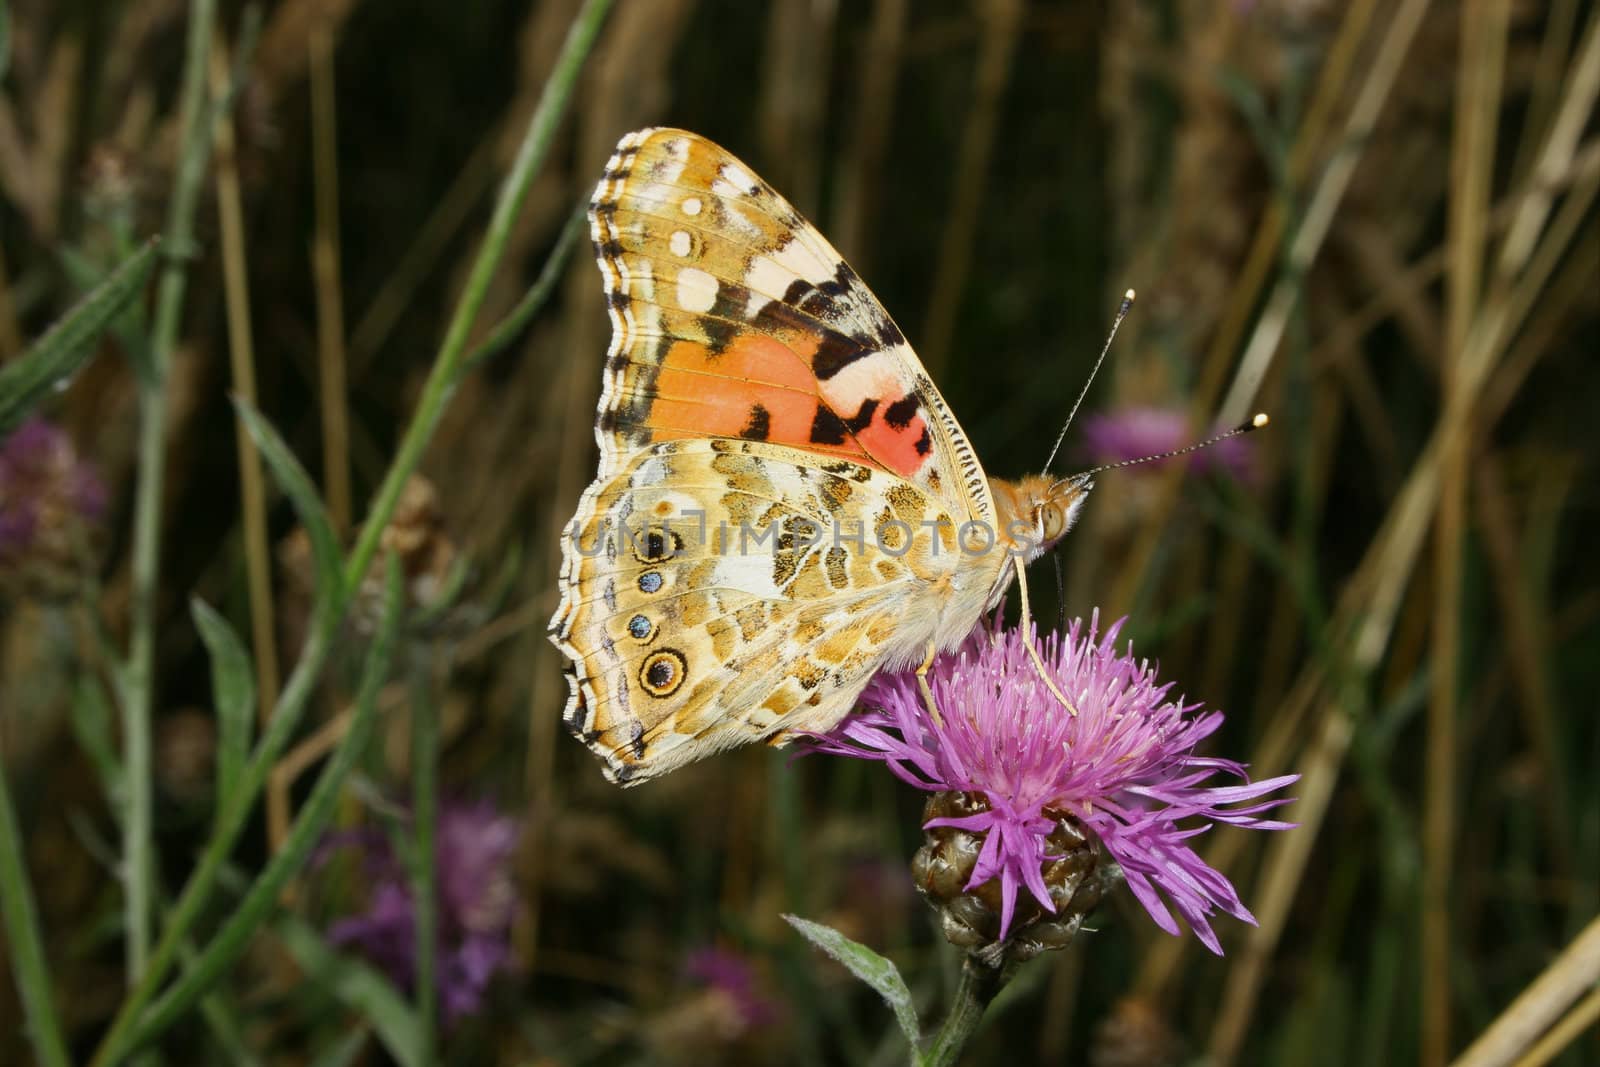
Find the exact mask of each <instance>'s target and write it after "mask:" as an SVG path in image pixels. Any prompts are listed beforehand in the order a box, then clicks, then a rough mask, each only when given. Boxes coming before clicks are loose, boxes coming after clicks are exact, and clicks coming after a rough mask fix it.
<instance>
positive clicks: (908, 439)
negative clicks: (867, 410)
mask: <svg viewBox="0 0 1600 1067" xmlns="http://www.w3.org/2000/svg"><path fill="white" fill-rule="evenodd" d="M856 440H858V441H860V442H861V447H862V448H863V449H865V450H866V452H867V453H868V454H870V455H871V456H872V459H873V461H874V463H875V464H876V465H877V466H881V467H883V468H884V469H885V470H888V471H892V472H894V473H895V474H898V475H899V476H900V477H902V478H906V479H910V478H913V477H915V476H916V474H917V472H918V471H920V470H921V469H922V467H923V465H924V464H925V463H927V461H928V455H929V453H928V451H927V450H928V449H929V448H931V447H932V445H931V438H930V437H929V435H928V424H927V423H926V422H924V421H923V418H922V416H921V415H914V416H912V418H911V421H910V422H908V423H906V424H905V426H903V427H896V426H891V425H889V423H888V421H887V420H886V419H885V418H884V413H883V408H882V407H880V408H879V409H878V411H877V412H875V413H874V414H873V418H872V422H871V423H869V424H868V425H867V426H866V427H865V428H864V429H861V430H858V431H857V432H856ZM919 443H920V446H921V447H920V448H919Z"/></svg>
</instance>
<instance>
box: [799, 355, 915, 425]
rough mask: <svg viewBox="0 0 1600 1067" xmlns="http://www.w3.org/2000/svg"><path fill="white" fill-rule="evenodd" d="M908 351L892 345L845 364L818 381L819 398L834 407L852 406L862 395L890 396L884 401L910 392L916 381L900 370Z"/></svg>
mask: <svg viewBox="0 0 1600 1067" xmlns="http://www.w3.org/2000/svg"><path fill="white" fill-rule="evenodd" d="M907 351H908V350H906V349H905V348H904V347H903V346H901V345H895V346H894V347H893V348H890V349H888V350H887V351H883V352H874V353H872V355H870V356H867V357H865V358H864V359H858V360H856V361H855V362H853V363H851V364H849V365H847V366H846V367H844V368H843V369H842V370H840V371H839V373H837V374H835V375H834V376H833V377H832V378H829V379H828V380H827V381H825V382H819V383H818V388H819V389H820V391H821V393H822V399H824V400H826V401H827V402H828V403H829V404H830V405H833V406H835V407H843V408H847V409H851V410H854V409H855V408H856V407H858V406H859V405H860V403H861V400H860V398H861V397H864V396H876V397H888V398H890V400H888V401H886V403H889V402H893V400H897V399H899V398H900V397H902V396H909V395H910V394H911V391H912V390H913V389H914V388H915V387H916V383H915V381H914V380H913V378H912V376H911V375H909V374H905V373H903V371H902V368H903V367H904V366H905V359H906V355H907Z"/></svg>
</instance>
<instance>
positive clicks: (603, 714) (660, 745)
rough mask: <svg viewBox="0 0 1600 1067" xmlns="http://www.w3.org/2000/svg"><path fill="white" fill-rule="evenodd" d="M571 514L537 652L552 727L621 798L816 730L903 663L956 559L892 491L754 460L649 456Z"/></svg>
mask: <svg viewBox="0 0 1600 1067" xmlns="http://www.w3.org/2000/svg"><path fill="white" fill-rule="evenodd" d="M585 504H586V506H587V507H586V512H587V517H586V518H580V522H579V524H578V526H577V527H576V528H575V529H574V530H572V531H571V532H570V533H569V536H568V554H567V558H566V563H565V568H564V570H563V574H562V587H563V592H564V598H563V601H562V605H561V610H560V611H559V612H558V613H557V615H556V617H555V619H554V620H553V622H552V626H551V629H552V638H553V639H554V640H555V642H556V644H557V646H558V647H559V648H561V650H562V651H563V652H564V653H566V655H567V657H568V658H569V659H570V660H571V661H572V662H571V667H570V670H569V675H568V677H569V681H570V683H571V686H572V699H571V701H570V703H569V704H568V705H567V712H566V722H567V726H568V728H569V729H570V730H571V731H572V732H573V733H574V734H575V735H577V736H578V737H579V738H580V739H581V740H583V741H584V742H585V743H586V744H588V745H589V746H590V748H592V749H593V750H594V751H595V752H596V753H597V754H598V755H599V756H601V758H602V759H604V761H605V764H606V770H607V774H608V776H609V777H610V778H611V779H612V780H613V781H617V782H620V783H622V784H634V783H637V782H639V781H643V780H645V779H647V778H650V777H653V776H656V775H659V774H662V773H665V772H666V771H669V770H672V769H673V768H674V767H677V766H679V765H681V764H683V763H687V762H689V761H691V760H694V759H698V758H699V757H701V756H704V755H706V754H708V753H710V752H714V751H716V750H718V749H722V748H729V747H732V746H734V745H739V744H744V743H747V742H750V741H755V740H761V739H765V738H773V737H777V738H779V739H780V740H782V739H784V738H786V737H787V736H788V735H789V734H790V733H791V732H793V731H814V732H825V731H827V730H829V729H831V728H832V727H833V726H834V725H835V724H836V723H837V722H838V721H839V720H840V719H841V718H843V717H844V715H845V714H846V713H847V712H848V711H849V710H850V708H851V706H852V705H853V704H854V703H855V699H856V697H857V696H858V695H859V694H860V692H861V689H862V687H863V686H865V685H866V683H867V681H868V680H869V679H870V678H871V676H872V674H873V673H874V672H876V671H877V670H878V669H879V668H881V667H883V666H886V665H898V666H903V665H906V664H909V663H911V662H915V661H916V660H918V659H920V657H921V655H922V653H923V651H924V649H925V648H926V646H927V642H928V641H929V640H930V639H931V637H932V636H933V632H934V630H935V629H936V628H937V627H938V625H939V620H940V612H939V610H938V602H939V599H940V596H941V592H942V591H944V590H947V589H948V588H949V586H950V582H951V577H952V575H953V574H954V572H955V570H956V568H957V567H959V565H960V561H961V559H962V557H961V556H960V553H959V552H958V551H957V548H956V544H955V539H954V531H955V524H954V523H953V522H952V521H950V517H949V516H948V514H947V513H945V512H944V511H943V510H942V509H941V508H939V507H938V505H937V504H936V503H935V502H934V501H933V500H932V499H931V498H930V497H928V496H927V495H926V494H925V493H923V492H921V491H920V490H919V489H917V488H916V487H914V486H912V485H911V484H909V483H908V482H906V481H904V480H903V479H900V478H898V477H896V476H894V475H892V474H888V473H885V472H883V471H879V470H877V469H876V468H873V467H868V466H866V465H864V464H859V463H854V462H851V461H849V460H829V459H828V458H826V457H818V456H816V455H815V454H812V453H808V452H803V451H800V450H796V449H791V448H787V447H785V446H781V445H773V444H770V443H768V442H762V441H738V440H729V439H720V438H712V439H706V438H691V439H683V440H676V441H662V442H657V443H655V444H653V445H650V446H649V447H647V448H645V449H641V450H638V451H636V452H634V453H633V454H632V455H631V456H630V458H629V459H628V460H627V461H626V463H625V464H624V465H623V466H622V468H621V469H620V470H618V472H617V473H616V475H615V476H614V477H612V478H611V479H609V480H608V481H606V482H604V483H598V484H597V487H596V489H595V490H594V491H592V493H591V494H590V495H587V496H586V498H585ZM863 523H865V524H866V525H865V526H863V525H862V524H863ZM914 532H915V533H914ZM968 625H969V627H970V620H969V623H968ZM962 632H963V633H964V632H965V631H964V630H963V631H962Z"/></svg>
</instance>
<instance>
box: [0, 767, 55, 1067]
mask: <svg viewBox="0 0 1600 1067" xmlns="http://www.w3.org/2000/svg"><path fill="white" fill-rule="evenodd" d="M5 770H6V765H5V755H4V753H0V913H3V915H0V918H3V919H4V920H5V931H6V944H7V946H9V948H10V950H11V953H10V955H11V973H12V975H13V977H14V978H15V980H16V983H17V994H18V996H19V997H20V998H21V1000H22V1008H23V1011H24V1013H25V1014H26V1015H27V1019H28V1037H29V1038H30V1039H31V1040H32V1041H33V1051H34V1054H35V1055H36V1056H38V1057H39V1063H40V1064H42V1065H43V1067H68V1065H69V1064H70V1063H71V1062H72V1061H71V1060H69V1059H68V1058H67V1044H66V1042H65V1041H64V1040H63V1039H62V1036H61V1021H60V1018H59V1017H58V1016H57V1015H56V1009H55V1003H54V1001H53V1000H52V999H51V996H50V972H49V969H48V967H47V966H46V964H45V958H44V942H43V939H42V938H40V936H39V913H38V911H37V910H36V909H35V907H34V904H33V887H32V886H31V885H30V884H29V882H28V870H27V859H26V857H25V856H24V855H23V851H22V848H23V845H22V834H21V833H20V832H19V831H18V829H17V813H16V812H15V811H13V810H12V809H11V787H10V785H9V784H8V783H7V782H6V774H5Z"/></svg>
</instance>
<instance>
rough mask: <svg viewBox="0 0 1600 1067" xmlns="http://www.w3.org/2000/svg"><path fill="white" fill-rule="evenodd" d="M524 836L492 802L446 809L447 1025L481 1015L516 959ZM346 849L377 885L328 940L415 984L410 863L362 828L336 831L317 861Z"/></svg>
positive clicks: (442, 836)
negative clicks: (513, 940) (518, 856)
mask: <svg viewBox="0 0 1600 1067" xmlns="http://www.w3.org/2000/svg"><path fill="white" fill-rule="evenodd" d="M517 835H518V826H517V822H516V820H515V819H513V818H511V817H510V816H508V815H503V814H501V813H500V812H499V811H497V810H496V809H495V807H494V805H492V804H490V803H489V802H487V801H480V802H478V803H475V804H468V803H462V802H455V801H446V802H445V803H444V804H442V805H441V806H440V811H439V825H438V828H437V832H436V838H437V846H438V847H437V849H436V851H435V856H434V862H435V870H436V874H435V877H436V878H437V887H438V890H437V891H438V897H439V917H438V925H439V929H438V937H439V947H438V952H437V955H436V957H435V958H436V960H437V964H436V966H437V972H438V973H437V974H436V976H435V978H436V983H437V985H438V990H439V1003H440V1008H441V1010H442V1012H443V1015H444V1018H445V1020H446V1021H447V1022H454V1021H456V1020H457V1019H460V1018H463V1017H465V1016H468V1015H473V1014H476V1013H477V1012H478V1011H479V1010H480V1009H481V1008H482V1007H483V995H484V993H485V991H486V990H487V989H488V987H489V981H490V979H492V978H493V977H494V975H495V974H496V973H497V972H498V971H500V970H501V969H502V968H503V967H504V966H505V965H506V963H507V962H508V961H509V960H510V956H511V950H510V946H509V944H508V938H509V935H510V930H511V918H512V909H513V906H514V905H515V902H516V888H515V886H514V884H513V883H512V878H511V859H512V853H513V852H514V851H515V849H516V845H517ZM344 846H355V847H357V848H359V849H360V850H361V854H362V857H363V859H364V860H365V867H366V872H367V876H368V878H369V879H370V880H371V882H372V888H371V891H370V892H369V894H368V897H367V907H366V910H365V911H364V912H362V913H361V914H359V915H352V916H348V917H346V918H343V919H340V920H338V921H337V922H335V923H334V924H333V925H332V926H330V927H329V928H328V938H329V940H330V941H332V942H333V943H334V944H336V945H348V946H351V947H353V948H355V949H357V950H359V951H360V953H361V954H362V955H363V956H365V957H366V958H367V959H368V960H369V961H371V962H372V964H373V965H374V966H376V967H378V968H379V969H381V970H383V971H384V972H385V973H386V974H388V975H389V976H390V977H391V978H392V979H394V981H395V983H396V984H398V985H400V986H402V987H404V988H406V989H410V988H411V987H412V985H413V983H414V981H415V978H416V927H415V921H416V919H415V910H414V907H413V902H412V897H411V883H410V880H409V878H408V877H407V874H406V869H405V864H404V863H403V862H402V861H401V859H400V857H398V856H396V855H395V853H394V850H393V848H392V846H391V845H390V843H389V840H388V838H387V837H385V836H383V835H380V834H375V833H365V832H360V831H356V832H352V833H348V834H336V835H330V836H329V838H328V839H327V840H326V841H325V842H324V845H323V848H322V849H321V850H320V851H319V856H318V858H317V859H316V860H315V861H314V862H318V863H320V862H322V861H323V860H325V859H326V856H327V854H328V853H330V852H331V851H333V850H335V849H338V848H341V847H344Z"/></svg>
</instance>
